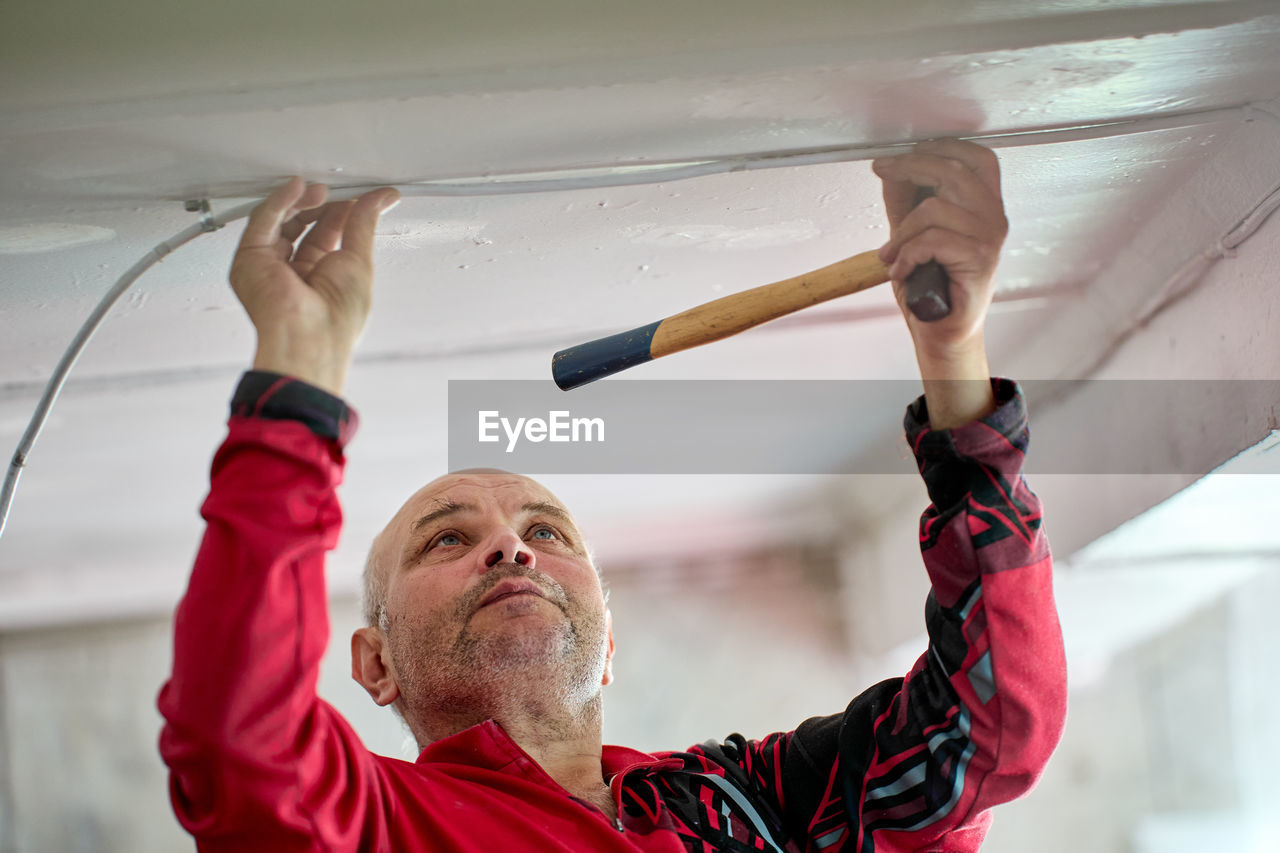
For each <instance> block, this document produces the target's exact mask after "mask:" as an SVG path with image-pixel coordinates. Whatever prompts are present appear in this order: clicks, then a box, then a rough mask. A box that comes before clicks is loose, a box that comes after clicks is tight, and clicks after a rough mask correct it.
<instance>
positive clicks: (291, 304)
mask: <svg viewBox="0 0 1280 853" xmlns="http://www.w3.org/2000/svg"><path fill="white" fill-rule="evenodd" d="M873 168H874V170H875V172H876V173H877V174H878V175H879V176H880V178H881V179H882V181H883V183H884V197H885V204H886V208H887V212H888V215H889V219H890V224H891V238H890V240H889V242H888V243H886V244H885V246H884V247H882V249H881V255H882V257H883V258H884V259H885V261H886V262H887V263H891V265H892V266H891V274H892V277H893V279H894V288H895V292H897V293H899V295H900V294H901V288H902V285H901V283H902V279H903V278H904V277H905V276H906V275H907V274H908V273H909V272H910V270H911V269H913V268H914V267H915V266H916V265H917V264H920V263H923V262H925V261H927V260H929V259H936V260H937V261H938V262H939V263H941V264H943V265H944V267H945V268H946V270H947V272H948V274H949V276H950V279H951V292H952V301H953V305H954V309H953V312H952V314H951V315H950V316H949V317H947V318H946V319H944V320H942V321H939V322H936V323H921V322H919V321H917V320H916V319H915V318H914V317H912V316H910V315H909V312H905V311H904V314H906V315H907V316H906V321H907V326H908V329H909V330H910V333H911V335H912V338H913V340H914V343H915V349H916V353H917V356H918V360H919V364H920V370H921V376H922V378H923V381H924V388H925V396H924V398H923V399H922V400H921V401H917V402H916V403H915V404H914V405H913V406H912V407H911V408H910V409H909V410H908V416H907V427H908V434H909V439H910V441H911V444H912V447H913V449H914V451H915V453H916V455H917V457H918V459H919V461H920V466H921V472H922V474H923V476H924V478H925V481H926V485H927V486H928V488H929V491H930V497H931V498H932V500H933V505H932V506H930V508H929V509H928V510H927V511H926V513H925V515H924V517H923V519H922V523H921V545H922V549H923V553H924V557H925V564H926V568H927V570H928V572H929V575H930V579H931V581H932V593H931V595H930V598H929V601H928V605H927V609H926V621H927V626H928V629H929V634H930V643H929V649H928V651H927V652H926V653H925V654H924V655H923V656H922V657H921V658H920V660H919V662H918V663H917V664H916V666H915V667H914V669H913V670H912V671H911V672H910V673H909V674H908V675H907V677H906V678H905V679H893V680H890V681H886V682H883V683H881V684H878V685H876V686H874V687H872V688H870V689H869V690H867V691H865V692H864V693H862V694H861V695H859V696H858V697H857V698H855V699H854V700H853V702H852V703H851V704H850V705H849V707H848V709H847V710H846V711H845V712H844V713H842V714H837V715H834V716H831V717H815V718H812V719H810V720H807V721H805V722H803V723H802V724H801V725H800V726H799V727H798V728H797V729H796V730H795V731H793V732H781V733H775V734H771V735H769V736H767V737H765V738H764V739H763V740H759V741H754V740H751V741H749V740H746V739H744V738H742V737H741V736H739V735H733V736H730V737H729V738H728V739H727V740H726V741H724V742H722V743H717V742H713V741H709V742H707V743H706V744H703V745H701V746H696V747H691V748H690V749H689V750H687V751H685V752H673V753H661V754H657V755H646V754H643V753H639V752H636V751H634V750H630V749H626V748H622V747H615V746H604V745H602V743H601V687H602V686H603V685H605V684H608V683H609V681H610V679H611V677H612V675H611V669H610V661H611V658H612V655H613V649H614V642H613V635H612V630H611V627H610V618H609V612H608V610H607V609H606V607H605V600H604V596H603V594H602V592H601V586H600V581H599V578H598V576H597V574H596V572H595V569H594V568H593V566H592V564H591V560H590V558H589V557H588V554H587V552H586V550H585V548H584V544H583V538H582V533H581V531H579V530H578V528H577V525H576V524H575V522H574V520H573V517H572V515H571V514H570V513H569V511H568V509H566V508H565V507H564V506H563V505H562V504H561V503H560V502H559V501H558V500H557V499H556V498H555V496H554V495H552V494H551V493H550V492H548V491H547V490H546V489H544V488H543V487H542V486H540V485H539V484H538V483H536V482H534V481H533V480H530V479H527V478H525V477H521V476H518V475H515V474H510V473H506V472H495V471H488V470H484V471H462V472H456V473H453V474H449V475H446V476H444V477H441V478H439V479H437V480H435V481H433V482H431V483H429V484H428V485H426V486H425V487H424V488H423V489H421V490H420V491H419V492H418V493H417V494H415V495H414V496H413V497H411V498H410V499H409V501H408V502H407V503H406V504H405V505H404V507H403V508H402V509H401V510H400V511H399V512H398V513H397V514H396V516H395V517H394V518H393V519H392V520H391V522H390V523H389V524H388V525H387V527H386V529H385V530H384V531H383V532H382V533H381V534H380V535H379V536H378V537H377V539H376V541H375V542H374V545H373V548H372V549H371V552H370V557H369V564H368V567H367V570H366V615H367V621H368V625H367V626H366V627H364V628H361V629H360V630H358V631H356V632H355V635H354V636H353V637H352V641H351V650H352V674H353V676H354V677H355V679H356V680H357V681H359V682H360V683H361V684H362V685H363V686H364V687H365V689H366V690H368V692H369V694H370V695H371V696H372V697H373V700H374V701H375V702H377V703H378V704H379V705H393V706H395V708H396V709H397V710H398V711H399V713H400V714H401V715H402V716H403V718H404V720H405V721H406V722H407V724H408V725H409V727H410V729H411V730H412V732H413V734H414V736H415V737H416V738H417V740H418V743H419V745H420V747H421V749H422V752H421V755H420V757H419V758H418V760H417V761H416V762H413V763H411V762H406V761H400V760H397V759H391V758H386V757H383V756H376V755H373V754H371V753H370V752H368V751H367V750H366V749H365V748H364V747H363V746H362V745H361V743H360V741H359V739H358V738H357V736H356V735H355V733H354V732H353V731H352V730H351V728H350V727H349V726H348V725H347V724H346V722H345V721H344V720H343V719H342V718H341V717H340V716H339V715H338V714H337V713H336V711H335V710H334V709H333V708H332V707H331V706H329V705H328V704H327V703H325V702H323V701H321V700H320V699H318V698H317V696H316V693H315V685H316V679H317V672H318V667H319V661H320V657H321V655H322V654H323V652H324V649H325V645H326V642H327V640H328V624H327V620H326V601H325V589H324V580H323V555H324V551H325V550H326V549H328V548H331V547H332V546H333V544H334V541H335V539H336V537H337V534H338V527H339V524H340V511H339V508H338V503H337V499H336V497H335V495H334V489H335V487H336V486H337V484H338V481H339V479H340V476H341V471H342V464H343V457H342V448H343V446H344V444H345V443H346V441H347V440H348V439H349V438H350V437H351V434H352V432H353V431H354V424H355V419H354V415H352V413H351V411H350V410H349V409H348V408H347V407H346V406H345V404H344V403H343V402H342V400H341V399H340V398H339V396H338V395H339V394H340V393H341V391H342V387H343V380H344V377H345V374H346V370H347V366H348V364H349V363H350V359H351V354H352V351H353V347H354V344H355V340H356V337H357V336H358V334H359V331H360V329H361V327H362V325H363V323H364V321H365V318H366V316H367V314H368V310H369V303H370V293H371V289H372V277H373V263H372V249H373V231H374V227H375V225H376V222H377V219H378V216H379V213H380V211H381V210H382V209H385V208H386V207H387V206H388V205H389V204H391V203H394V201H395V199H396V196H397V194H396V192H395V191H394V190H389V189H383V190H378V191H374V192H370V193H368V194H366V195H364V196H362V197H361V198H360V199H358V200H357V201H355V202H345V203H341V204H330V205H323V204H322V202H323V200H324V188H323V187H318V186H311V187H305V188H304V186H303V184H302V182H301V181H300V180H299V179H296V178H295V179H293V180H291V181H290V182H289V183H288V184H286V185H284V186H283V187H281V188H280V189H278V190H276V191H275V192H274V193H272V194H271V196H269V197H268V198H267V199H266V200H265V201H264V202H263V203H262V204H261V205H260V206H259V207H258V208H257V209H256V210H255V211H254V213H253V215H252V216H251V217H250V219H249V223H248V225H247V226H246V228H245V233H244V237H243V239H242V240H241V243H240V247H239V249H238V250H237V252H236V256H235V260H234V262H233V264H232V268H231V281H232V285H233V287H234V289H235V292H236V294H237V296H238V297H239V298H240V300H241V302H242V303H243V304H244V306H245V308H246V310H247V311H248V313H249V316H250V318H251V319H252V320H253V323H254V326H255V327H256V328H257V331H258V349H257V355H256V357H255V359H254V365H253V366H254V370H253V371H251V372H250V373H248V374H246V376H245V378H244V379H243V380H242V382H241V385H240V387H239V389H238V390H237V392H236V394H235V397H234V399H233V402H232V417H231V421H230V434H229V436H228V438H227V440H226V442H225V443H224V444H223V446H222V447H221V449H220V450H219V451H218V453H217V456H216V457H215V459H214V463H213V474H212V490H211V492H210V495H209V498H208V500H207V501H206V502H205V504H204V506H203V514H204V517H205V518H206V519H207V520H208V523H209V527H208V531H207V533H206V534H205V538H204V542H203V544H202V546H201V549H200V553H199V555H198V557H197V558H196V565H195V569H194V572H193V574H192V577H191V583H190V588H189V590H188V592H187V595H186V597H185V598H184V599H183V601H182V604H181V605H180V607H179V609H178V612H177V616H176V620H175V638H176V642H175V658H174V670H173V676H172V678H171V680H170V681H169V682H168V684H167V685H166V686H165V688H164V690H163V691H162V693H161V696H160V708H161V711H162V712H163V714H164V716H165V719H166V721H167V724H166V726H165V729H164V732H163V734H162V737H161V751H162V753H163V755H164V758H165V760H166V762H168V764H169V766H170V768H171V771H172V785H171V788H172V799H173V803H174V808H175V810H176V812H177V814H178V817H179V820H180V821H181V822H182V823H183V825H184V826H185V827H186V828H187V829H188V830H189V831H190V832H191V833H192V834H193V835H194V836H195V837H196V839H197V841H198V843H199V847H200V849H202V850H237V851H243V850H263V851H289V850H368V851H397V853H400V851H524V850H529V851H542V850H548V851H550V850H556V851H600V850H604V851H671V852H672V853H675V851H748V850H766V851H771V850H777V851H819V850H821V851H836V850H847V851H860V853H862V852H863V851H871V850H875V851H898V850H903V851H905V850H921V851H924V850H929V851H934V850H940V851H971V850H976V849H978V846H979V844H980V842H981V840H982V838H983V836H984V834H985V832H986V828H987V825H988V822H989V811H988V809H989V808H990V807H991V806H992V805H995V804H997V803H1000V802H1005V801H1007V800H1010V799H1012V798H1014V797H1016V796H1018V795H1020V794H1021V793H1023V792H1025V791H1026V790H1028V789H1029V788H1030V787H1031V785H1032V784H1033V783H1034V781H1035V779H1036V778H1037V777H1038V775H1039V773H1040V771H1041V769H1042V767H1043V765H1044V763H1045V761H1046V760H1047V759H1048V757H1049V754H1050V753H1051V751H1052V749H1053V747H1054V746H1055V745H1056V743H1057V740H1058V737H1059V735H1060V732H1061V727H1062V722H1063V714H1064V709H1065V663H1064V659H1063V652H1062V644H1061V637H1060V633H1059V629H1058V623H1057V617H1056V614H1055V612H1054V609H1053V601H1052V595H1051V591H1050V580H1051V577H1050V576H1051V565H1050V558H1049V552H1048V546H1047V544H1046V542H1045V539H1044V537H1043V535H1042V533H1041V529H1040V512H1039V504H1038V502H1037V501H1036V499H1035V497H1034V495H1032V494H1031V492H1030V491H1029V490H1028V489H1027V488H1026V486H1025V485H1024V484H1023V482H1022V480H1021V476H1020V474H1019V466H1020V463H1021V459H1022V454H1023V451H1024V450H1025V443H1026V422H1025V416H1024V411H1023V408H1022V403H1021V397H1020V395H1019V394H1018V393H1017V391H1016V388H1015V386H1014V385H1013V383H1012V382H1009V381H1007V380H991V379H989V378H988V377H989V373H988V368H987V361H986V355H985V347H984V344H983V324H984V319H985V315H986V310H987V306H988V305H989V303H990V298H991V289H992V283H991V280H992V275H993V273H994V270H995V265H996V259H997V255H998V253H999V249H1000V245H1001V243H1002V242H1003V240H1004V236H1005V233H1006V230H1007V225H1006V222H1005V218H1004V213H1003V204H1002V202H1001V196H1000V176H999V167H998V164H997V162H996V158H995V156H994V155H993V154H992V153H991V152H990V151H988V150H986V149H984V148H981V147H979V146H976V145H973V144H969V143H961V142H956V141H942V142H936V143H929V144H922V145H920V146H918V147H917V149H916V150H915V151H914V152H913V153H910V154H907V155H903V156H901V157H897V158H893V159H886V160H877V161H875V163H873ZM916 185H927V186H932V187H934V188H935V189H936V198H934V199H932V200H929V201H926V202H924V203H923V204H921V205H920V206H919V207H916V208H914V209H912V201H913V199H914V194H915V187H916ZM313 222H314V223H315V224H314V227H312V228H311V230H310V232H309V233H308V234H307V236H306V237H305V238H304V239H302V241H301V243H300V244H299V245H297V247H296V248H295V247H294V243H295V241H297V240H298V239H299V237H301V235H302V233H303V231H304V230H305V229H306V227H307V225H308V224H309V223H313ZM339 244H341V248H339ZM926 403H927V407H926ZM759 677H769V674H768V673H761V674H760V676H759ZM779 682H780V685H779V686H780V687H782V686H783V685H784V684H785V681H784V680H783V679H781V678H779Z"/></svg>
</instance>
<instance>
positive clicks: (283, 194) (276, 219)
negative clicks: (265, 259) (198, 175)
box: [238, 175, 329, 249]
mask: <svg viewBox="0 0 1280 853" xmlns="http://www.w3.org/2000/svg"><path fill="white" fill-rule="evenodd" d="M328 190H329V188H328V187H326V186H325V185H324V184H312V185H310V186H307V185H306V184H305V182H304V181H303V180H302V178H300V177H298V176H297V175H295V176H293V177H292V178H290V179H289V180H288V181H286V182H285V183H284V184H282V185H281V186H279V187H277V188H276V189H275V190H274V191H273V192H272V193H271V194H270V195H268V196H267V197H266V198H265V199H263V200H262V203H261V204H259V205H258V206H257V207H255V208H254V209H253V212H252V213H250V214H249V221H248V223H247V224H246V225H245V228H244V234H243V235H241V237H240V245H239V247H238V248H239V249H250V248H272V247H274V246H275V245H276V241H277V240H279V239H281V237H283V236H284V233H283V231H282V230H281V227H282V225H283V224H284V222H285V220H288V219H291V218H292V217H293V215H294V214H295V213H296V212H297V211H298V210H301V209H303V208H308V207H315V206H316V205H318V204H320V203H321V202H323V201H324V197H325V195H326V194H327V193H328Z"/></svg>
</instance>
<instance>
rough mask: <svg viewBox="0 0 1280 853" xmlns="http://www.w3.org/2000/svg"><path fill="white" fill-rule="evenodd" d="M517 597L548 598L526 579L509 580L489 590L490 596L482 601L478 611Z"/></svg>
mask: <svg viewBox="0 0 1280 853" xmlns="http://www.w3.org/2000/svg"><path fill="white" fill-rule="evenodd" d="M517 595H533V596H537V597H538V598H546V596H545V595H543V594H542V590H541V589H540V588H539V587H538V585H537V584H536V583H534V582H533V581H531V580H527V579H525V578H509V579H507V580H504V581H502V582H501V583H499V584H498V585H497V586H495V587H494V588H493V589H491V590H489V594H488V595H486V596H485V597H484V598H483V599H481V601H480V607H477V608H476V609H477V610H479V609H480V608H481V607H488V606H489V605H490V604H494V603H495V602H498V601H502V600H503V599H506V598H512V597H514V596H517Z"/></svg>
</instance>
